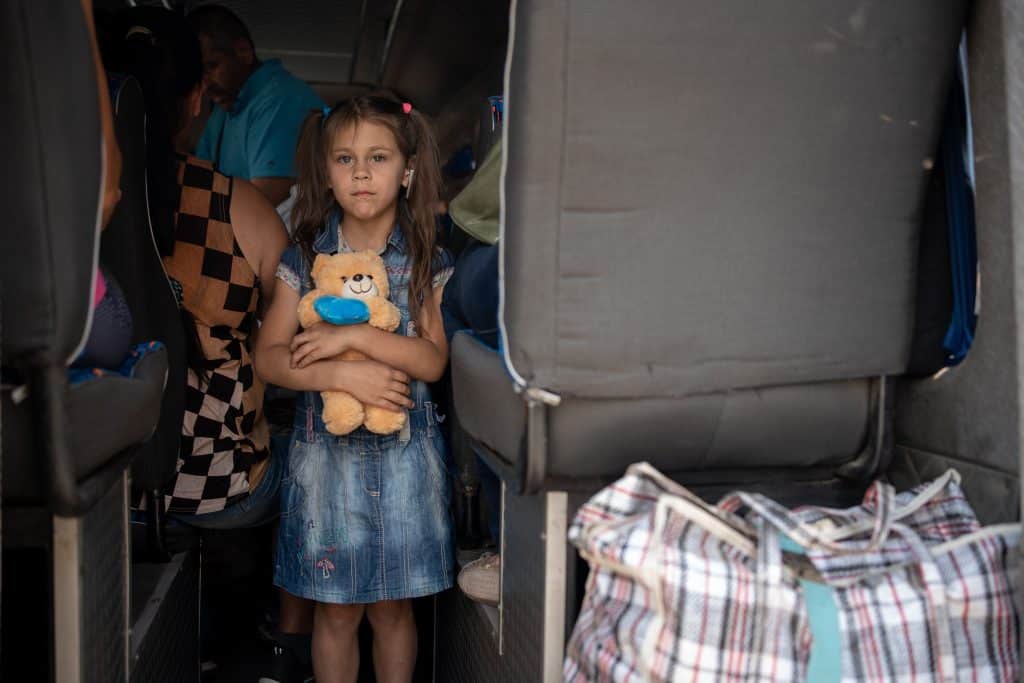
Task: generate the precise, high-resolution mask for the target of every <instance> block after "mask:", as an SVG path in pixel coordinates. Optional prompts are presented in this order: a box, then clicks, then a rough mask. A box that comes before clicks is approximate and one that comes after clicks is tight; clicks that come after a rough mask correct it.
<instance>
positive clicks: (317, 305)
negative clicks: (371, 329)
mask: <svg viewBox="0 0 1024 683" xmlns="http://www.w3.org/2000/svg"><path fill="white" fill-rule="evenodd" d="M313 310H314V311H316V312H317V314H318V315H319V316H320V317H321V318H323V319H324V320H325V321H326V322H329V323H330V324H332V325H357V324H359V323H365V322H367V321H368V320H369V319H370V307H369V306H367V305H366V303H365V302H363V301H360V300H359V299H344V298H342V297H340V296H322V297H320V298H319V299H317V300H316V301H314V302H313Z"/></svg>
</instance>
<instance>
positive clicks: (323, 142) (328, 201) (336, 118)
mask: <svg viewBox="0 0 1024 683" xmlns="http://www.w3.org/2000/svg"><path fill="white" fill-rule="evenodd" d="M405 108H407V105H403V103H402V102H400V101H399V100H397V99H394V98H392V97H389V96H384V95H360V96H359V97H354V98H352V99H349V100H345V101H343V102H340V103H338V104H336V105H335V106H334V107H332V108H331V109H330V112H329V114H328V115H327V117H326V119H325V117H324V112H322V111H316V112H312V113H311V114H310V115H309V116H307V117H306V120H305V122H304V123H303V126H302V133H301V134H300V136H299V145H298V150H297V151H296V156H295V164H296V167H297V172H298V185H299V189H298V196H297V197H296V199H295V208H294V209H293V210H292V219H293V221H294V224H295V230H294V232H293V234H292V241H293V242H295V244H297V245H299V247H301V249H302V252H303V254H304V255H305V258H306V260H307V262H308V263H312V262H313V258H314V253H313V242H314V241H315V240H316V237H317V235H318V234H319V233H320V231H321V230H323V228H324V225H325V224H326V222H327V219H328V217H329V216H330V215H331V213H332V212H333V211H341V207H340V206H339V205H338V202H337V201H336V200H335V198H334V194H333V193H332V191H331V188H330V186H329V182H328V174H327V160H328V157H329V154H330V147H331V143H332V141H333V140H334V136H335V135H336V134H337V133H338V132H339V131H341V130H343V129H345V128H346V127H347V126H349V125H353V124H357V123H360V122H362V121H372V122H374V123H379V124H381V125H383V126H385V127H386V128H387V129H388V130H390V131H391V133H392V135H394V136H395V141H396V142H397V143H398V151H399V152H400V153H401V154H402V156H404V157H405V159H406V163H407V164H408V165H409V166H411V167H412V168H413V169H415V173H414V174H413V179H412V188H411V192H410V193H409V196H408V198H407V197H406V193H405V191H404V190H403V191H400V192H399V194H398V210H397V217H398V223H399V225H400V226H401V229H402V234H403V236H404V237H405V241H406V244H407V245H408V250H409V258H410V261H411V262H412V274H411V276H410V279H409V302H410V309H411V312H412V315H413V318H414V319H417V320H419V318H420V313H421V309H422V306H423V302H424V301H425V300H426V298H427V296H428V295H429V294H430V291H431V267H432V264H433V262H434V252H435V248H436V243H437V222H436V219H435V216H434V206H435V205H436V203H437V201H438V199H439V198H440V195H441V169H440V164H439V163H438V152H437V142H436V141H435V140H434V135H433V132H432V131H431V128H430V123H429V122H428V121H427V119H426V117H424V116H423V115H422V114H420V113H419V112H418V111H416V110H415V109H411V108H410V110H409V113H408V114H407V113H405Z"/></svg>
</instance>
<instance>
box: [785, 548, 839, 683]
mask: <svg viewBox="0 0 1024 683" xmlns="http://www.w3.org/2000/svg"><path fill="white" fill-rule="evenodd" d="M779 545H780V546H781V548H782V550H783V551H785V552H788V553H795V554H797V555H804V554H806V553H805V552H804V549H803V548H802V547H801V546H799V545H797V544H796V543H794V542H793V540H792V539H790V538H789V537H786V536H783V537H782V538H781V539H780V543H779ZM800 586H801V588H803V592H804V604H805V605H806V607H807V625H808V627H809V628H810V629H811V639H812V643H811V658H810V661H809V662H808V663H807V680H808V681H814V682H815V683H839V681H840V680H842V675H843V653H842V652H841V651H840V649H839V643H840V642H841V640H840V634H839V610H838V608H837V607H836V599H835V593H834V591H833V590H832V588H831V587H830V586H827V585H825V584H823V583H817V582H815V581H808V580H807V579H800Z"/></svg>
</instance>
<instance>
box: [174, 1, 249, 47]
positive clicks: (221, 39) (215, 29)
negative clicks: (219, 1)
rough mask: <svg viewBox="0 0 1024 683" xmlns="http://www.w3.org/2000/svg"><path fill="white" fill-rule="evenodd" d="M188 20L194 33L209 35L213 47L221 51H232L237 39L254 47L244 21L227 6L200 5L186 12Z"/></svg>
mask: <svg viewBox="0 0 1024 683" xmlns="http://www.w3.org/2000/svg"><path fill="white" fill-rule="evenodd" d="M188 22H189V23H190V24H191V25H192V30H193V31H195V32H196V35H200V36H207V37H209V39H210V41H211V42H212V43H213V47H214V48H215V49H217V50H219V51H221V52H227V53H233V52H234V51H235V41H237V40H244V41H246V42H247V43H249V45H251V46H252V47H253V48H254V49H255V47H256V44H255V43H254V42H252V36H251V35H249V29H248V28H247V27H246V25H245V23H243V22H242V20H241V19H239V18H238V15H237V14H235V13H234V12H232V11H231V10H229V9H228V8H227V7H223V6H221V5H202V6H200V7H197V8H195V9H194V10H192V11H191V12H189V13H188Z"/></svg>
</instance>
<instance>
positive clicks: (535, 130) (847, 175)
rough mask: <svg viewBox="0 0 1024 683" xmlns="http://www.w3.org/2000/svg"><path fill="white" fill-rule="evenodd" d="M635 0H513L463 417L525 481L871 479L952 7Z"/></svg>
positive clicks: (950, 48)
mask: <svg viewBox="0 0 1024 683" xmlns="http://www.w3.org/2000/svg"><path fill="white" fill-rule="evenodd" d="M697 4H699V7H700V11H694V9H695V5H697ZM644 5H645V6H644V7H643V8H637V7H634V6H632V5H630V6H629V8H628V9H619V10H615V9H614V8H613V7H610V6H609V5H608V3H602V6H603V8H604V10H605V11H601V12H593V11H591V9H592V8H591V7H590V5H588V4H585V3H583V4H580V3H563V2H555V1H554V0H534V1H525V0H524V1H523V2H518V3H516V4H515V5H514V7H515V23H514V27H515V30H514V35H513V37H512V40H513V45H512V47H511V58H510V59H511V62H510V64H509V65H508V69H509V70H508V74H507V83H506V103H505V106H506V129H505V135H506V138H505V150H506V155H507V158H506V163H507V169H506V172H505V176H504V179H503V182H504V200H503V201H504V203H503V218H502V236H501V240H500V245H501V270H502V283H501V287H502V301H503V304H502V311H501V316H500V317H501V322H502V326H503V329H502V351H501V352H500V353H495V352H493V351H490V350H489V349H487V348H485V347H482V346H481V345H480V344H478V343H477V342H475V341H474V340H473V339H472V338H471V337H469V336H468V335H466V334H460V335H457V336H456V339H455V340H454V342H453V345H452V373H453V385H454V395H455V407H456V412H457V413H458V417H459V420H460V422H461V424H462V425H463V426H464V428H465V429H466V430H467V431H468V433H469V435H470V437H471V438H472V439H473V440H474V441H475V442H476V443H477V444H478V445H479V446H481V447H482V448H483V450H485V451H488V452H490V454H491V456H493V459H494V460H495V462H496V463H497V464H498V465H499V466H501V465H507V466H508V467H509V468H512V469H514V470H516V471H518V474H519V476H520V482H521V491H523V492H534V491H538V490H541V489H564V488H566V487H567V485H568V484H571V483H572V482H574V481H580V480H582V479H586V478H588V477H591V478H607V477H614V476H618V475H619V474H620V473H621V472H622V471H623V470H624V468H625V467H626V466H627V465H628V464H629V463H630V462H634V461H637V460H648V461H650V462H652V463H653V464H654V465H655V466H656V467H659V468H660V469H662V470H664V471H666V472H669V473H673V474H679V473H689V474H691V475H693V474H694V473H701V476H704V477H705V479H703V481H714V480H715V477H716V476H717V477H719V480H721V481H727V480H736V477H735V476H733V475H734V474H736V473H742V472H746V473H754V474H755V475H756V474H757V473H765V472H775V473H776V474H777V473H779V472H790V473H792V475H793V477H794V478H800V477H804V478H807V479H809V480H813V481H818V480H824V479H829V478H835V477H840V476H845V477H849V478H853V479H859V480H863V479H865V478H867V477H868V476H871V475H873V474H874V473H876V472H877V471H878V470H879V469H880V468H881V467H882V466H884V460H885V458H886V455H887V451H888V447H887V444H889V441H890V438H891V430H890V429H889V424H890V422H891V419H890V417H889V416H890V415H891V408H892V405H891V399H892V392H891V387H890V381H889V380H887V379H886V378H889V377H892V376H896V375H900V374H902V373H903V372H904V371H905V369H906V365H907V360H908V355H909V348H910V342H911V336H912V334H913V322H914V302H915V286H916V284H915V281H916V276H917V264H916V259H917V253H918V250H917V243H918V232H919V227H920V226H919V224H920V220H921V217H920V209H921V206H922V204H923V198H924V194H925V190H926V185H927V181H928V177H929V171H930V169H931V166H932V156H933V154H934V152H935V149H936V144H937V141H938V138H939V129H940V124H941V119H942V114H943V108H944V104H945V102H946V97H947V93H948V88H949V84H950V82H951V75H952V70H953V66H954V62H955V56H956V50H957V44H958V41H959V38H960V35H961V32H962V30H963V27H964V22H965V18H966V5H967V3H966V2H964V1H962V0H958V1H955V2H950V3H943V4H942V5H941V7H940V6H937V5H935V3H932V2H929V1H928V0H908V2H901V3H882V4H872V5H864V4H851V3H848V2H838V1H836V0H831V1H829V2H809V1H807V2H798V3H755V4H751V3H748V2H743V0H725V1H720V2H701V3H696V2H647V3H644ZM768 47H770V48H771V49H767V48H768ZM609 83H614V84H615V88H614V89H613V90H611V91H610V90H609V88H608V84H609Z"/></svg>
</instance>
